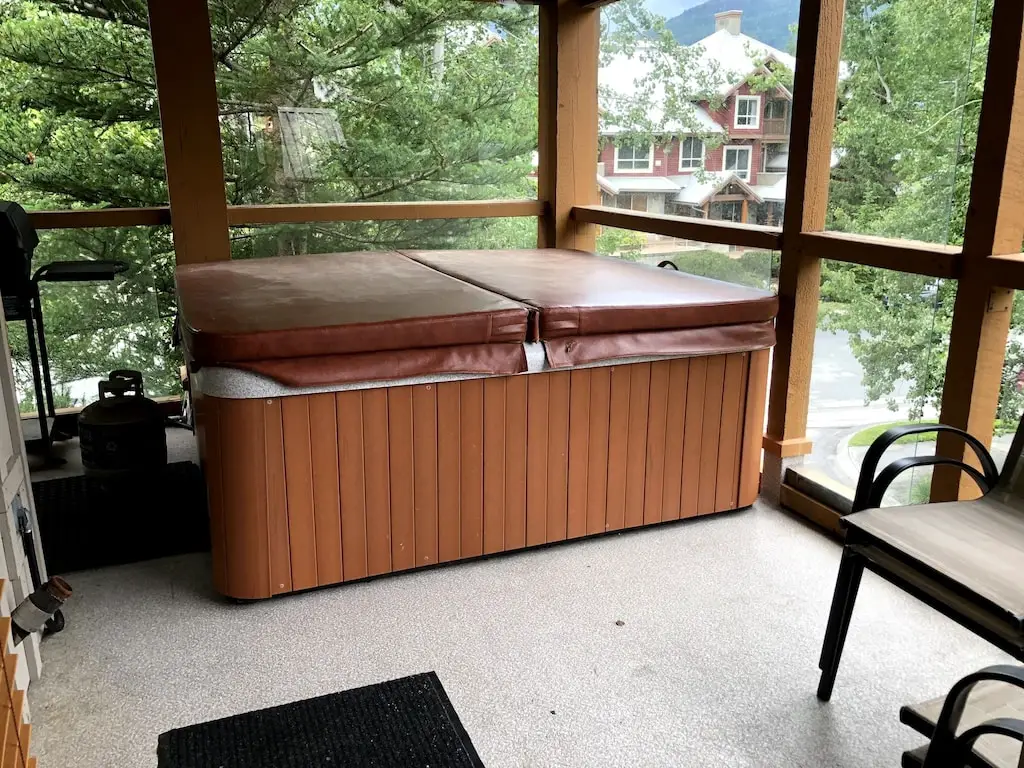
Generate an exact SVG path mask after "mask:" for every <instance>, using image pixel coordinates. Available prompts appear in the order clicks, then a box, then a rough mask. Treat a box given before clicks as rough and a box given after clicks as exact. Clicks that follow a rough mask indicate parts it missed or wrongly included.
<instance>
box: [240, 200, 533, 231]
mask: <svg viewBox="0 0 1024 768" xmlns="http://www.w3.org/2000/svg"><path fill="white" fill-rule="evenodd" d="M544 209H545V206H544V203H542V202H541V201H540V200H455V201H427V202H409V203H405V202H402V203H316V204H311V205H231V206H228V213H227V216H228V225H229V226H232V227H238V226H249V225H255V224H281V223H284V222H305V221H393V220H398V219H488V218H501V217H505V216H540V215H542V214H543V213H544Z"/></svg>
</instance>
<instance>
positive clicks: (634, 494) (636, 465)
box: [625, 363, 651, 528]
mask: <svg viewBox="0 0 1024 768" xmlns="http://www.w3.org/2000/svg"><path fill="white" fill-rule="evenodd" d="M630 367H631V368H632V370H631V372H630V376H629V427H628V431H627V437H626V439H627V447H626V518H625V526H626V527H627V528H632V527H635V526H638V525H643V522H644V475H645V473H646V471H647V408H648V406H649V404H650V398H651V364H650V363H635V364H634V365H632V366H630Z"/></svg>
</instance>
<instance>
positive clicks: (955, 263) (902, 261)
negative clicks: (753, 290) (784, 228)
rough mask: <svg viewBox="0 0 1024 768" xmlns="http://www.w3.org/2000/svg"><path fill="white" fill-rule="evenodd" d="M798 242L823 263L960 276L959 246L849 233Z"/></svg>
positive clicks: (809, 236) (803, 238) (821, 234)
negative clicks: (843, 263) (830, 261)
mask: <svg viewBox="0 0 1024 768" xmlns="http://www.w3.org/2000/svg"><path fill="white" fill-rule="evenodd" d="M799 239H800V247H801V249H803V250H806V251H807V252H808V253H811V254H813V255H814V256H817V257H819V258H822V259H832V260H834V261H845V262H847V263H849V264H861V265H863V266H866V267H879V268H881V269H892V270H896V271H898V272H910V273H913V274H915V275H928V276H930V277H948V278H955V277H957V276H958V275H959V269H960V247H959V246H953V245H936V244H933V243H923V242H920V241H917V240H892V239H889V238H884V237H873V236H870V235H853V234H849V233H846V232H804V233H802V234H800V235H799Z"/></svg>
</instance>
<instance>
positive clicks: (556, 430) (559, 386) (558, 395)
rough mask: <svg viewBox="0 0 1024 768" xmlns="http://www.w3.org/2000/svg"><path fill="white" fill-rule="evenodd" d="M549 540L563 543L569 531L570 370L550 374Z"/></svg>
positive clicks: (547, 535)
mask: <svg viewBox="0 0 1024 768" xmlns="http://www.w3.org/2000/svg"><path fill="white" fill-rule="evenodd" d="M547 471H548V478H547V479H548V488H547V494H548V498H547V516H548V520H547V532H546V535H545V537H544V538H545V540H546V541H563V540H564V539H565V537H566V533H567V528H568V497H567V494H568V488H567V485H568V480H569V371H556V372H554V373H551V374H550V377H549V387H548V467H547Z"/></svg>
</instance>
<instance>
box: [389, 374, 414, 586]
mask: <svg viewBox="0 0 1024 768" xmlns="http://www.w3.org/2000/svg"><path fill="white" fill-rule="evenodd" d="M387 393H388V456H389V457H390V462H391V476H390V478H389V479H390V481H391V567H392V568H393V569H394V570H396V571H401V570H405V569H407V568H412V567H414V566H415V565H416V540H415V519H414V512H413V448H412V387H392V388H390V389H388V390H387Z"/></svg>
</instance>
